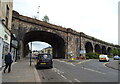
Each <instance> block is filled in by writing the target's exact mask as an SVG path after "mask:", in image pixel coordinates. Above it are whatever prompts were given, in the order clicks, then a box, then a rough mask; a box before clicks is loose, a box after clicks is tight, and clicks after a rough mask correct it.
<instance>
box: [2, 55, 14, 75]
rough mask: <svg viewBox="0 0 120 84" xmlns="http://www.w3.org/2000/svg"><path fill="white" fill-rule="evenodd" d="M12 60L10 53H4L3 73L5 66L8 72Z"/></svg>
mask: <svg viewBox="0 0 120 84" xmlns="http://www.w3.org/2000/svg"><path fill="white" fill-rule="evenodd" d="M12 62H13V60H12V56H11V54H10V53H8V54H7V55H5V68H4V73H5V71H6V69H7V68H8V73H10V71H11V64H12Z"/></svg>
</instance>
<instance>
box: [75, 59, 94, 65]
mask: <svg viewBox="0 0 120 84" xmlns="http://www.w3.org/2000/svg"><path fill="white" fill-rule="evenodd" d="M91 60H92V59H89V60H84V61H82V62H78V63H76V64H81V63H84V62H87V61H91Z"/></svg>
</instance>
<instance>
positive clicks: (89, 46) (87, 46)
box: [85, 42, 93, 53]
mask: <svg viewBox="0 0 120 84" xmlns="http://www.w3.org/2000/svg"><path fill="white" fill-rule="evenodd" d="M85 50H86V53H93V46H92V44H91V42H87V43H86V44H85Z"/></svg>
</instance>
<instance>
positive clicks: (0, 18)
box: [0, 0, 13, 66]
mask: <svg viewBox="0 0 120 84" xmlns="http://www.w3.org/2000/svg"><path fill="white" fill-rule="evenodd" d="M12 8H13V1H12V0H0V62H2V63H0V64H1V65H0V66H3V65H4V56H5V54H6V53H7V52H10V40H11V32H10V31H11V22H12Z"/></svg>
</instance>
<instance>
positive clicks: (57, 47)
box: [23, 31, 65, 58]
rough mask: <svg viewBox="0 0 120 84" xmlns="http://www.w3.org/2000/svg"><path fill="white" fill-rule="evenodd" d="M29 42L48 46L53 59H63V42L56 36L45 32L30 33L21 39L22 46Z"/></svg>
mask: <svg viewBox="0 0 120 84" xmlns="http://www.w3.org/2000/svg"><path fill="white" fill-rule="evenodd" d="M31 41H41V42H46V43H48V44H50V45H51V46H52V48H53V58H65V41H64V39H63V38H61V37H60V36H58V35H57V34H53V33H50V32H45V31H30V32H27V33H25V35H24V37H23V44H24V46H25V45H26V44H28V43H29V42H31Z"/></svg>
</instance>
